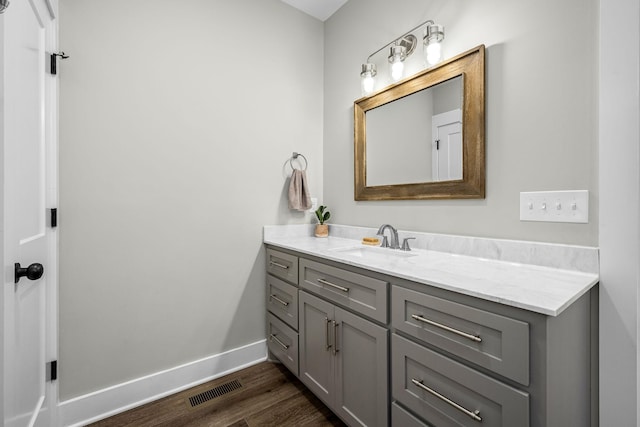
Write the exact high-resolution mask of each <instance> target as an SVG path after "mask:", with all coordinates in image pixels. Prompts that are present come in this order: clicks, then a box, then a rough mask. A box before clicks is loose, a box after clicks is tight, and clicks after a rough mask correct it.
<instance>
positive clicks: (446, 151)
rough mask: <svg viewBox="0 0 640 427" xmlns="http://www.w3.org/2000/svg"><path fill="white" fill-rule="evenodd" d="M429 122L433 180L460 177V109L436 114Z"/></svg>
mask: <svg viewBox="0 0 640 427" xmlns="http://www.w3.org/2000/svg"><path fill="white" fill-rule="evenodd" d="M431 123H432V135H433V149H432V157H431V158H432V169H433V180H434V181H451V180H456V179H462V111H461V110H460V109H457V110H451V111H447V112H446V113H442V114H436V115H435V116H433V118H432V121H431Z"/></svg>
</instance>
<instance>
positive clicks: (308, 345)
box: [299, 291, 389, 426]
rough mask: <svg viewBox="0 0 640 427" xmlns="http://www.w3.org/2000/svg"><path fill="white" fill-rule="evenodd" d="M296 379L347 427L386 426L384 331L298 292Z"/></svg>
mask: <svg viewBox="0 0 640 427" xmlns="http://www.w3.org/2000/svg"><path fill="white" fill-rule="evenodd" d="M299 307H300V314H299V322H300V335H299V339H300V380H301V381H302V382H303V383H304V384H305V385H306V386H307V387H309V389H310V390H311V391H312V392H314V393H315V394H316V396H318V397H320V398H321V399H322V400H323V401H324V402H325V403H326V404H327V406H329V407H330V408H331V409H332V410H333V411H334V412H335V413H336V414H337V415H338V416H340V417H341V418H342V419H343V420H344V421H345V422H347V423H348V424H349V425H351V426H387V425H388V405H389V397H388V331H387V329H386V328H383V327H381V326H378V325H376V324H374V323H373V322H370V321H368V320H366V319H364V318H362V317H360V316H358V315H355V314H353V313H351V312H349V311H346V310H344V309H342V308H340V307H337V306H335V305H333V304H332V303H330V302H328V301H325V300H323V299H320V298H318V297H316V296H313V295H311V294H309V293H307V292H304V291H300V294H299Z"/></svg>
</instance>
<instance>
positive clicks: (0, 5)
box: [0, 0, 9, 14]
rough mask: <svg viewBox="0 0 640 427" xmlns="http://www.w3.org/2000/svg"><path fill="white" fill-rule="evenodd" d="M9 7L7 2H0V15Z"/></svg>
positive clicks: (2, 0) (6, 0)
mask: <svg viewBox="0 0 640 427" xmlns="http://www.w3.org/2000/svg"><path fill="white" fill-rule="evenodd" d="M8 7H9V0H0V14H3V13H4V11H5V10H7V8H8Z"/></svg>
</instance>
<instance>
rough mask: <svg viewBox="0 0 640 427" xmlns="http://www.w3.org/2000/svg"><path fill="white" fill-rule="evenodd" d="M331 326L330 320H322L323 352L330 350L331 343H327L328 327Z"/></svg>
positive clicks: (326, 318)
mask: <svg viewBox="0 0 640 427" xmlns="http://www.w3.org/2000/svg"><path fill="white" fill-rule="evenodd" d="M330 324H331V320H329V318H328V317H325V318H324V326H325V328H324V344H325V350H327V351H329V349H330V348H331V343H330V342H329V325H330Z"/></svg>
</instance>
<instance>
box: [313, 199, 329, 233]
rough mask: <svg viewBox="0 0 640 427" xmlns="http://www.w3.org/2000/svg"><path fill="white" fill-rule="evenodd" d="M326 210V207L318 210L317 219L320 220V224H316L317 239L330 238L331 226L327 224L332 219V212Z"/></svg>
mask: <svg viewBox="0 0 640 427" xmlns="http://www.w3.org/2000/svg"><path fill="white" fill-rule="evenodd" d="M326 209H327V207H326V206H320V207H319V208H318V209H316V217H317V218H318V222H319V224H316V232H315V235H316V237H327V236H329V225H328V224H325V222H327V221H329V218H331V212H329V211H328V210H326Z"/></svg>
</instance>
